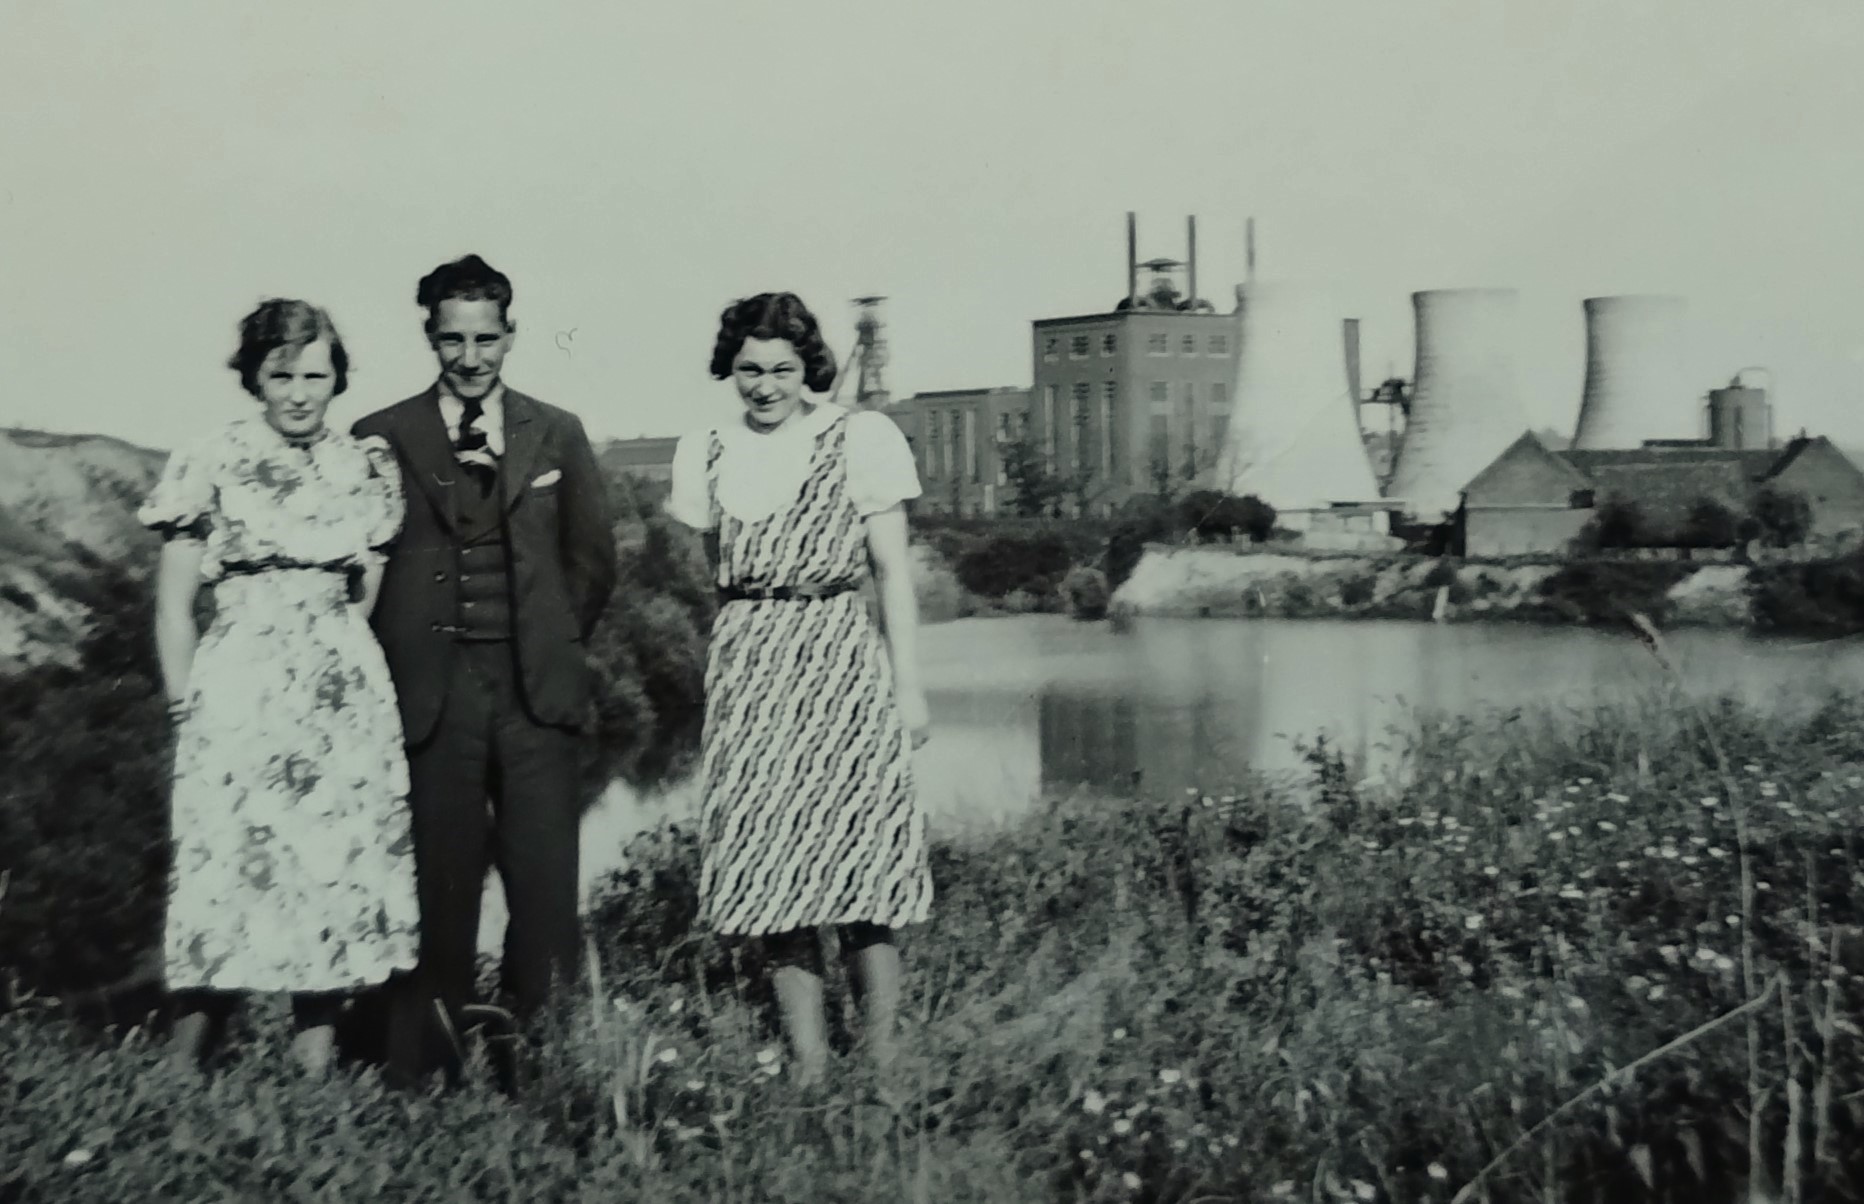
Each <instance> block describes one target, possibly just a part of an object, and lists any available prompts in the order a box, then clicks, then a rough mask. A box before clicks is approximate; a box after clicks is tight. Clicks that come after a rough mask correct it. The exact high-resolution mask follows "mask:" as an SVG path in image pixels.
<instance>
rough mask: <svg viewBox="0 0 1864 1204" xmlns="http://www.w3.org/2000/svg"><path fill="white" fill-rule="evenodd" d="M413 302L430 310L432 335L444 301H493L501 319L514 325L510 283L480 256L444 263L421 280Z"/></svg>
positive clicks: (428, 317)
mask: <svg viewBox="0 0 1864 1204" xmlns="http://www.w3.org/2000/svg"><path fill="white" fill-rule="evenodd" d="M414 301H415V304H417V305H419V306H420V307H421V308H422V309H424V310H426V311H427V331H428V333H429V334H432V333H433V329H434V321H435V318H436V317H437V316H438V314H439V312H440V303H441V302H442V301H492V302H495V303H497V305H498V317H499V320H500V321H502V322H504V323H505V324H506V325H507V326H509V325H510V324H511V316H510V310H511V280H510V278H509V277H507V276H506V275H505V273H503V272H501V271H499V270H498V269H497V268H495V267H493V266H492V265H491V264H489V263H487V262H486V261H485V260H483V259H481V258H479V257H478V256H477V255H467V256H464V257H462V258H459V259H455V260H454V261H453V262H452V263H443V264H441V265H440V266H439V267H437V268H435V269H434V270H433V271H431V272H429V273H427V275H425V276H423V277H421V283H420V285H419V286H418V287H417V288H416V289H415V290H414Z"/></svg>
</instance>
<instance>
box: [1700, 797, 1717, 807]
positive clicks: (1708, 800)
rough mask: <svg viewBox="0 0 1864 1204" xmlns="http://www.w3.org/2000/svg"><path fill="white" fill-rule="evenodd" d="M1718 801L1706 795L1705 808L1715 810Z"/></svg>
mask: <svg viewBox="0 0 1864 1204" xmlns="http://www.w3.org/2000/svg"><path fill="white" fill-rule="evenodd" d="M1717 801H1718V800H1716V799H1715V798H1714V797H1712V796H1710V795H1704V796H1703V797H1702V805H1703V806H1705V807H1708V808H1709V809H1711V810H1713V809H1714V808H1715V806H1716V803H1717Z"/></svg>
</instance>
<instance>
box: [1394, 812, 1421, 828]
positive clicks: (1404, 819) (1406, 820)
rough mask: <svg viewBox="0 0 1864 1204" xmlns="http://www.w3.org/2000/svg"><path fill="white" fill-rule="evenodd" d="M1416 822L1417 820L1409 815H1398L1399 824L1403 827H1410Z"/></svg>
mask: <svg viewBox="0 0 1864 1204" xmlns="http://www.w3.org/2000/svg"><path fill="white" fill-rule="evenodd" d="M1416 822H1417V820H1416V819H1414V818H1413V817H1411V816H1409V815H1400V816H1399V817H1398V826H1399V827H1401V828H1408V827H1410V826H1411V825H1412V824H1414V823H1416Z"/></svg>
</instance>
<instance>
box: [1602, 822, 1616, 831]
mask: <svg viewBox="0 0 1864 1204" xmlns="http://www.w3.org/2000/svg"><path fill="white" fill-rule="evenodd" d="M1617 830H1618V825H1617V824H1615V823H1613V822H1612V821H1611V820H1609V819H1602V820H1600V821H1599V831H1601V832H1616V831H1617Z"/></svg>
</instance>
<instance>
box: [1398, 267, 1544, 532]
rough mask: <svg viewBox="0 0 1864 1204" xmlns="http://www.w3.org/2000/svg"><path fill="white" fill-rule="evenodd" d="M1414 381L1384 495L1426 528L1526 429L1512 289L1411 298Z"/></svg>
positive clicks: (1434, 292) (1453, 506)
mask: <svg viewBox="0 0 1864 1204" xmlns="http://www.w3.org/2000/svg"><path fill="white" fill-rule="evenodd" d="M1411 303H1412V305H1413V306H1414V307H1415V310H1416V317H1417V377H1416V384H1415V385H1414V387H1413V389H1412V393H1411V417H1410V421H1409V422H1408V423H1407V424H1406V425H1405V433H1404V441H1403V442H1402V443H1400V444H1399V447H1398V458H1397V461H1396V463H1394V464H1393V466H1392V480H1391V485H1390V486H1389V487H1388V488H1387V490H1386V492H1387V495H1388V496H1390V497H1391V498H1392V499H1393V500H1395V501H1401V502H1403V503H1405V509H1406V511H1407V512H1409V513H1410V514H1412V515H1414V516H1416V518H1417V519H1418V521H1420V522H1424V523H1438V522H1442V521H1443V520H1444V519H1445V518H1447V517H1449V516H1450V515H1451V514H1453V513H1454V512H1455V511H1456V508H1457V506H1458V505H1459V504H1460V503H1461V500H1462V493H1463V487H1464V486H1465V485H1467V484H1469V482H1470V481H1471V480H1473V479H1474V478H1475V476H1476V474H1477V473H1479V472H1481V471H1482V470H1483V469H1485V468H1487V467H1488V466H1489V464H1490V463H1492V462H1493V461H1494V459H1495V457H1496V456H1498V455H1500V454H1501V453H1502V451H1503V450H1504V449H1505V448H1507V446H1508V445H1509V444H1510V443H1513V442H1514V441H1515V440H1516V439H1519V438H1520V437H1521V434H1522V432H1523V431H1525V430H1527V429H1528V423H1527V416H1526V415H1525V414H1524V413H1523V412H1522V410H1521V404H1520V398H1519V395H1518V393H1517V388H1518V386H1517V383H1516V378H1515V358H1516V338H1517V333H1516V325H1515V291H1514V290H1513V289H1500V288H1457V289H1436V290H1432V291H1429V292H1421V293H1413V294H1411Z"/></svg>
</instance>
